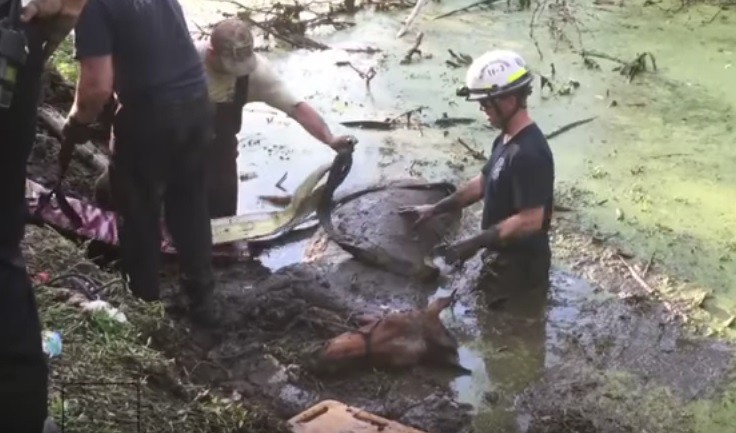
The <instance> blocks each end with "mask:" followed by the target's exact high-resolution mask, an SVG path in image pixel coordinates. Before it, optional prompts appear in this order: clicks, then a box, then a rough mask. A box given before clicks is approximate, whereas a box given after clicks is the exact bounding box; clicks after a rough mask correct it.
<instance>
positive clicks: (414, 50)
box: [399, 32, 424, 65]
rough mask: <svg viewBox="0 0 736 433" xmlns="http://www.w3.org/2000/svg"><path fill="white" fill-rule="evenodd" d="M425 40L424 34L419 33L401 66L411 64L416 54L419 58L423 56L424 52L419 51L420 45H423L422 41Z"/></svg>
mask: <svg viewBox="0 0 736 433" xmlns="http://www.w3.org/2000/svg"><path fill="white" fill-rule="evenodd" d="M423 38H424V33H423V32H419V34H418V35H417V39H416V40H415V41H414V45H412V47H411V48H410V49H409V51H407V52H406V55H405V56H404V58H403V59H401V61H400V62H399V64H401V65H406V64H409V63H411V59H412V57H414V54H417V55H418V56H419V57H421V56H422V51H421V50H420V49H419V45H421V44H422V39H423Z"/></svg>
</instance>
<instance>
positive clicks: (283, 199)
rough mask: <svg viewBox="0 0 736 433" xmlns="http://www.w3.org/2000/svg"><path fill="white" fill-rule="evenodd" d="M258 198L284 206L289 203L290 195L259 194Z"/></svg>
mask: <svg viewBox="0 0 736 433" xmlns="http://www.w3.org/2000/svg"><path fill="white" fill-rule="evenodd" d="M258 199H259V200H263V201H265V202H267V203H270V204H272V205H274V206H278V207H286V206H288V205H290V204H291V200H292V197H291V195H288V194H287V195H259V196H258Z"/></svg>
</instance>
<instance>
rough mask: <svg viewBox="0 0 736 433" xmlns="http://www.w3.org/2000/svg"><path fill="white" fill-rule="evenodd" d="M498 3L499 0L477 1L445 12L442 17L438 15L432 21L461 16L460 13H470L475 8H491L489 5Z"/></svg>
mask: <svg viewBox="0 0 736 433" xmlns="http://www.w3.org/2000/svg"><path fill="white" fill-rule="evenodd" d="M497 1H498V0H480V1H477V2H475V3H472V4H469V5H467V6H463V7H461V8H458V9H453V10H451V11H450V12H445V13H444V14H442V15H437V16H436V17H434V18H432V21H434V20H438V19H440V18H447V17H449V16H452V15H455V14H459V13H460V12H466V11H469V10H470V9H473V8H474V7H478V6H484V5H485V6H489V5H492V4H493V3H496V2H497Z"/></svg>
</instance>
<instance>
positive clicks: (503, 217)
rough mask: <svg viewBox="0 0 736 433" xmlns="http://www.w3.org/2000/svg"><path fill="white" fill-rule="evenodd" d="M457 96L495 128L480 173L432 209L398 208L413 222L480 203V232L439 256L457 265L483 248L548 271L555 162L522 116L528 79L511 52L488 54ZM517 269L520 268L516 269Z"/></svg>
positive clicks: (521, 62) (534, 127)
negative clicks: (534, 262)
mask: <svg viewBox="0 0 736 433" xmlns="http://www.w3.org/2000/svg"><path fill="white" fill-rule="evenodd" d="M466 82H467V84H466V86H465V87H464V88H463V89H461V90H462V91H461V92H459V94H461V95H463V96H466V98H467V99H468V100H473V101H477V102H478V103H479V104H480V106H481V111H483V112H484V113H485V114H486V116H487V117H488V120H489V121H490V123H491V124H492V125H493V126H495V127H497V128H499V129H501V134H499V136H498V137H496V139H495V140H494V141H493V146H492V149H491V157H490V159H489V160H488V162H487V163H486V164H485V166H484V167H483V169H482V170H481V173H480V174H479V175H478V176H476V177H475V178H473V179H472V180H470V181H469V182H468V183H467V184H466V185H464V186H463V187H461V188H460V189H459V190H458V191H457V192H456V193H454V194H452V195H451V196H449V197H447V198H445V199H443V200H441V201H440V202H438V203H436V204H434V205H427V206H419V207H409V208H406V209H402V212H403V213H405V214H414V215H416V216H417V218H418V220H417V222H421V221H422V220H424V219H426V218H429V217H431V216H434V215H437V214H441V213H444V212H448V211H452V210H456V209H462V208H464V207H467V206H470V205H471V204H473V203H476V202H477V201H479V200H481V199H483V220H482V225H481V230H482V231H481V232H480V233H479V234H478V235H476V236H473V237H471V238H468V239H465V240H463V241H461V242H458V243H456V244H453V245H450V246H448V247H445V248H443V249H442V251H441V252H442V254H443V255H444V256H445V258H446V259H447V261H448V262H455V263H457V262H464V261H465V260H467V259H469V258H470V257H472V256H473V255H475V253H476V252H477V251H478V250H480V249H482V248H484V249H486V250H487V251H492V252H495V253H498V256H501V257H502V258H504V259H507V260H508V259H512V258H513V259H514V260H513V261H515V262H520V264H522V265H525V264H528V263H529V262H532V260H531V258H534V259H537V258H541V263H542V266H541V270H542V271H544V272H543V274H545V275H546V272H547V271H548V268H549V256H550V248H549V238H548V234H547V231H548V229H549V223H550V218H551V214H552V201H553V186H554V160H553V157H552V152H551V150H550V148H549V145H548V144H547V140H546V138H545V137H544V134H542V131H541V130H540V129H539V127H538V126H537V125H536V124H535V123H534V121H533V120H532V119H531V117H530V116H529V113H528V112H527V110H526V100H527V96H528V95H529V94H530V93H531V82H532V75H531V73H529V72H528V71H527V69H526V64H525V62H524V60H523V59H522V58H521V56H519V55H518V54H516V53H514V52H512V51H505V50H494V51H490V52H487V53H485V54H484V55H483V56H481V57H479V58H478V59H476V60H475V61H474V62H473V64H472V65H471V66H470V68H469V70H468V73H467V77H466ZM522 267H523V266H522Z"/></svg>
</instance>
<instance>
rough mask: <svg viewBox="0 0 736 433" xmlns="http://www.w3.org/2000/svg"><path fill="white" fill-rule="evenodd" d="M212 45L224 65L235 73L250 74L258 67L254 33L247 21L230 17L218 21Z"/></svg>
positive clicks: (240, 74)
mask: <svg viewBox="0 0 736 433" xmlns="http://www.w3.org/2000/svg"><path fill="white" fill-rule="evenodd" d="M210 45H211V46H212V49H213V50H214V51H215V54H217V56H218V58H219V59H220V60H221V61H222V63H223V66H224V67H225V68H226V69H228V70H229V71H230V72H231V73H233V74H234V75H237V76H242V75H248V74H250V73H252V72H253V70H254V69H255V68H256V63H257V60H256V56H254V55H253V53H254V52H253V34H252V33H251V30H250V26H249V25H248V24H247V23H246V22H245V21H243V20H241V19H239V18H228V19H226V20H223V21H220V22H218V23H217V24H216V25H215V26H214V28H213V29H212V34H211V35H210Z"/></svg>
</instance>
